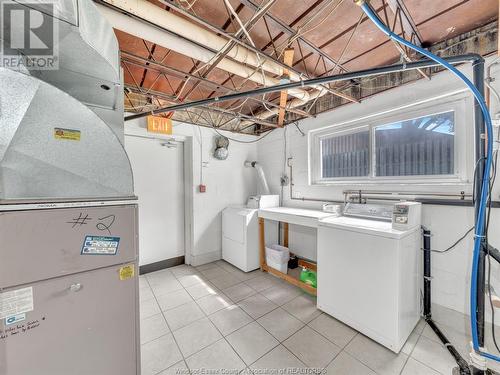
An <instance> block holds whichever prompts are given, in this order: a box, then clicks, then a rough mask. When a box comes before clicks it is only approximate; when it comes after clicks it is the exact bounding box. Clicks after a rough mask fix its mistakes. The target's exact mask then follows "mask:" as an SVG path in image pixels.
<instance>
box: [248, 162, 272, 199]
mask: <svg viewBox="0 0 500 375" xmlns="http://www.w3.org/2000/svg"><path fill="white" fill-rule="evenodd" d="M245 167H253V168H255V170H256V171H257V176H258V177H259V181H260V185H261V187H262V193H263V194H265V195H269V194H271V191H270V190H269V185H268V184H267V179H266V175H265V173H264V169H262V166H261V165H260V164H259V163H257V162H256V161H246V162H245Z"/></svg>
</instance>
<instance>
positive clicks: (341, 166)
mask: <svg viewBox="0 0 500 375" xmlns="http://www.w3.org/2000/svg"><path fill="white" fill-rule="evenodd" d="M369 153H370V132H369V130H368V129H366V130H363V131H360V132H356V133H350V134H343V135H333V136H329V137H325V138H323V139H321V161H322V178H333V177H361V176H368V174H369V172H370V162H369Z"/></svg>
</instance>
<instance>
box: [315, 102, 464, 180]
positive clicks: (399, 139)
mask: <svg viewBox="0 0 500 375" xmlns="http://www.w3.org/2000/svg"><path fill="white" fill-rule="evenodd" d="M449 98H450V97H448V100H450V99H449ZM452 98H453V101H448V102H444V103H443V102H441V103H439V102H436V103H434V101H431V100H429V102H428V103H426V104H425V105H413V106H407V107H404V111H403V110H402V108H399V109H397V110H391V111H390V112H392V114H390V115H388V114H387V113H388V112H386V113H385V114H383V115H375V116H371V117H369V118H367V117H365V119H364V120H363V119H362V120H356V121H349V122H346V123H343V124H338V125H333V126H329V127H324V128H320V129H317V130H312V131H311V132H309V181H310V183H311V184H325V183H326V184H330V183H331V184H344V185H345V184H349V185H352V184H366V183H374V184H377V183H383V184H394V185H396V184H397V185H400V184H402V183H404V184H411V183H417V184H421V185H424V184H429V185H433V184H434V185H435V184H443V185H442V186H445V185H447V184H448V185H450V184H452V185H453V186H456V187H457V188H458V187H459V185H460V186H461V187H462V188H463V187H464V186H465V185H467V186H468V184H469V183H470V180H471V178H472V177H471V174H472V172H471V168H473V165H471V164H473V152H474V148H473V143H471V142H467V139H471V137H472V138H473V127H471V126H467V127H466V122H467V118H472V114H473V112H472V106H471V105H470V104H471V100H470V98H468V97H467V96H466V95H463V94H456V95H454V96H452ZM471 160H472V162H471Z"/></svg>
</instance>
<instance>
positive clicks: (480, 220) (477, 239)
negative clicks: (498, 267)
mask: <svg viewBox="0 0 500 375" xmlns="http://www.w3.org/2000/svg"><path fill="white" fill-rule="evenodd" d="M358 3H361V4H360V5H361V8H362V9H363V11H364V12H365V14H366V15H367V16H368V18H370V19H371V20H372V21H373V23H375V25H376V26H377V27H378V28H379V29H380V30H382V31H383V32H384V34H386V35H387V36H388V37H389V38H391V39H393V40H395V41H397V42H398V43H401V44H403V45H405V46H407V47H408V48H411V49H413V50H415V51H417V52H419V53H421V54H422V55H424V56H426V57H428V58H429V59H431V60H434V61H435V62H437V63H438V64H440V65H442V66H444V67H445V68H446V69H448V70H450V71H451V72H452V73H453V74H455V75H456V76H457V77H458V78H460V79H461V80H462V81H463V82H464V83H465V84H466V85H467V87H468V88H469V89H470V91H472V94H474V97H475V98H476V101H477V102H478V103H479V106H480V107H481V111H482V113H483V118H484V121H485V124H486V130H487V134H488V141H487V146H486V163H485V168H484V175H483V181H482V189H481V197H480V200H479V212H478V215H477V219H476V220H477V222H476V226H475V236H474V252H473V257H472V275H471V290H470V316H471V331H472V345H473V348H474V350H475V351H476V353H478V354H480V355H482V356H483V357H486V358H489V359H493V360H495V361H498V362H500V357H498V356H496V355H493V354H490V353H486V352H482V351H481V350H480V348H479V340H478V334H477V317H476V309H477V301H476V297H477V274H478V268H479V254H480V251H481V242H482V240H483V238H484V229H485V219H486V206H487V202H488V192H489V188H490V184H489V176H490V172H491V164H492V155H493V125H492V122H491V116H490V113H489V110H488V107H487V105H486V102H485V100H484V97H483V95H482V94H481V93H480V92H479V90H478V89H477V88H476V86H474V84H473V83H472V82H471V81H470V80H469V79H468V78H467V77H466V76H465V75H464V74H463V73H461V72H460V71H459V70H458V69H457V68H455V67H454V66H453V65H451V64H450V63H448V62H447V61H446V60H443V59H442V58H440V57H438V56H436V55H434V54H432V53H430V52H429V51H427V50H425V49H423V48H420V47H418V46H416V45H414V44H412V43H410V42H408V41H407V40H405V39H403V38H401V37H400V36H399V35H397V34H395V33H393V32H392V31H390V30H389V29H388V28H387V26H386V25H384V23H383V22H382V21H381V20H380V19H379V18H378V16H377V15H376V14H375V12H374V11H373V9H372V8H371V7H370V6H369V5H368V4H367V3H366V2H365V1H363V0H360V1H358Z"/></svg>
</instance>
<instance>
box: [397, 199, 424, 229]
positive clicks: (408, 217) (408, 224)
mask: <svg viewBox="0 0 500 375" xmlns="http://www.w3.org/2000/svg"><path fill="white" fill-rule="evenodd" d="M421 217H422V204H421V203H418V202H398V203H396V204H394V207H393V211H392V227H393V228H394V229H398V230H408V229H411V228H413V227H415V226H417V225H418V226H420V225H421V221H422V218H421Z"/></svg>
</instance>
